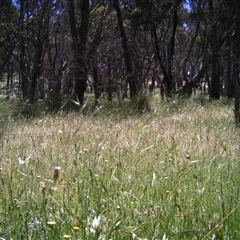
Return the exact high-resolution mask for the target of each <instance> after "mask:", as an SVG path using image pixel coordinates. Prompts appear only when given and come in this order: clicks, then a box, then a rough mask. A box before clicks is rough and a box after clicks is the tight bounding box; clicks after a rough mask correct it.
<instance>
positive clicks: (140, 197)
mask: <svg viewBox="0 0 240 240" xmlns="http://www.w3.org/2000/svg"><path fill="white" fill-rule="evenodd" d="M151 109H152V111H151V112H147V113H145V114H141V115H130V116H129V115H128V114H125V113H126V112H125V110H123V108H122V106H120V105H118V106H117V107H114V108H110V107H109V106H106V105H104V106H103V107H102V108H101V109H99V112H98V113H97V114H94V115H92V114H86V115H84V114H78V113H71V114H68V115H62V116H61V115H60V114H59V115H53V116H50V115H47V116H43V117H41V118H35V119H31V120H30V119H28V120H23V119H22V120H18V121H15V122H14V123H11V125H10V126H11V127H10V128H8V129H7V131H6V132H5V135H4V139H3V148H2V159H1V162H0V164H1V165H0V168H1V172H0V237H2V238H3V239H66V238H69V239H238V238H239V237H240V220H239V219H240V212H239V207H240V206H239V205H240V201H239V186H240V166H239V165H240V164H239V163H240V162H239V153H240V149H239V137H240V135H239V129H236V128H235V127H234V119H233V113H232V108H231V107H229V106H225V105H224V104H221V103H206V104H205V105H204V106H202V105H200V104H198V103H197V102H196V101H193V100H191V101H189V102H182V103H161V102H157V100H154V103H153V105H152V106H151ZM57 166H59V167H61V170H60V171H59V177H56V176H55V180H56V181H54V168H55V167H57ZM57 171H58V170H57ZM55 172H56V170H55Z"/></svg>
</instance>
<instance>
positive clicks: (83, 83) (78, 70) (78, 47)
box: [67, 0, 89, 104]
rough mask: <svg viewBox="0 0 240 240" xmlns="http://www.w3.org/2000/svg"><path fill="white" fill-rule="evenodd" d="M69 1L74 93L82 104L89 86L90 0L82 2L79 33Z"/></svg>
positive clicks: (73, 10) (72, 5) (71, 4)
mask: <svg viewBox="0 0 240 240" xmlns="http://www.w3.org/2000/svg"><path fill="white" fill-rule="evenodd" d="M67 3H68V11H69V13H68V15H69V23H70V29H71V35H72V50H73V56H74V59H73V62H74V84H75V85H74V93H75V96H76V100H77V101H79V103H80V104H83V102H84V93H85V91H86V87H87V66H86V44H87V35H88V25H89V0H82V2H81V6H80V11H81V26H80V29H79V34H78V32H77V27H76V19H75V9H74V3H73V0H67Z"/></svg>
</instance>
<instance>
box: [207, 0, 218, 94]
mask: <svg viewBox="0 0 240 240" xmlns="http://www.w3.org/2000/svg"><path fill="white" fill-rule="evenodd" d="M208 3H209V11H210V14H212V16H214V8H213V0H209V2H208ZM210 43H211V48H212V56H213V57H212V65H211V66H212V73H211V88H210V98H213V99H219V98H220V77H219V62H218V61H219V56H218V50H219V46H218V38H217V23H214V24H213V26H212V29H211V33H210Z"/></svg>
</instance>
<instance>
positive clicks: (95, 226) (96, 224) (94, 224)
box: [92, 216, 101, 230]
mask: <svg viewBox="0 0 240 240" xmlns="http://www.w3.org/2000/svg"><path fill="white" fill-rule="evenodd" d="M100 220H101V217H100V216H98V217H94V219H93V222H92V228H93V229H94V230H97V229H98V228H99V226H100Z"/></svg>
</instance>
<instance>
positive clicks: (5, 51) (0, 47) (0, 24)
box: [0, 0, 18, 79]
mask: <svg viewBox="0 0 240 240" xmlns="http://www.w3.org/2000/svg"><path fill="white" fill-rule="evenodd" d="M17 15H18V13H17V9H16V8H15V6H14V4H13V3H12V1H11V0H6V1H1V3H0V28H1V33H0V77H1V76H3V74H4V73H7V78H8V79H9V78H10V77H11V68H12V65H13V58H12V53H13V51H14V49H15V45H16V41H15V35H16V33H17V29H18V27H17Z"/></svg>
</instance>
